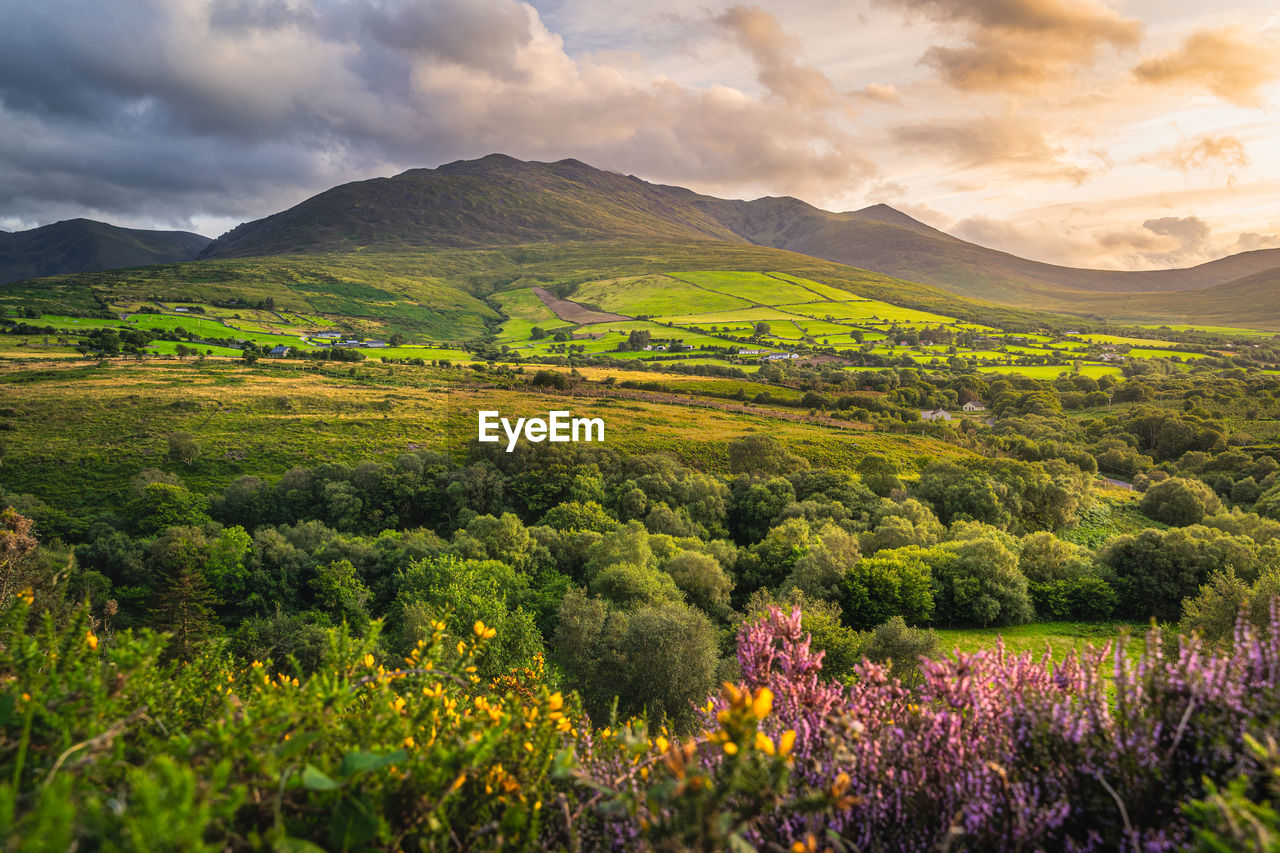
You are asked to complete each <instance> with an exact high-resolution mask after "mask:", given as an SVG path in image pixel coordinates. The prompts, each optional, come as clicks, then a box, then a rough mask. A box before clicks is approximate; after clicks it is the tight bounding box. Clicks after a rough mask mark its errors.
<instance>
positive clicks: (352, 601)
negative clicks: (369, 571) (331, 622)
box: [309, 560, 370, 637]
mask: <svg viewBox="0 0 1280 853" xmlns="http://www.w3.org/2000/svg"><path fill="white" fill-rule="evenodd" d="M309 586H310V587H311V592H312V595H313V596H314V600H315V604H316V606H317V609H318V610H322V611H324V612H326V613H329V614H331V615H332V616H333V617H334V619H335V620H337V621H341V622H346V623H347V625H348V626H350V628H351V632H352V633H353V634H355V635H356V636H358V637H360V636H364V634H365V633H366V631H368V628H369V611H368V604H369V595H370V593H369V588H368V587H367V586H365V585H364V582H363V581H361V580H360V576H359V574H358V573H357V572H356V567H355V566H353V565H352V564H351V561H350V560H334V561H333V562H330V563H325V564H323V565H319V566H316V569H315V576H314V577H312V579H311V583H310V584H309Z"/></svg>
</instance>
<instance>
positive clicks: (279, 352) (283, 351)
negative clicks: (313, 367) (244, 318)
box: [267, 344, 289, 358]
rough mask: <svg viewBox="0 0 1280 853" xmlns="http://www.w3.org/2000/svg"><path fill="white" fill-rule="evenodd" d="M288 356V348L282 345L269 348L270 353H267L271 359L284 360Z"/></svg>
mask: <svg viewBox="0 0 1280 853" xmlns="http://www.w3.org/2000/svg"><path fill="white" fill-rule="evenodd" d="M288 354H289V348H288V347H287V346H285V345H284V344H276V345H275V346H273V347H272V348H271V352H269V353H267V355H269V356H270V357H271V358H284V357H285V356H286V355H288Z"/></svg>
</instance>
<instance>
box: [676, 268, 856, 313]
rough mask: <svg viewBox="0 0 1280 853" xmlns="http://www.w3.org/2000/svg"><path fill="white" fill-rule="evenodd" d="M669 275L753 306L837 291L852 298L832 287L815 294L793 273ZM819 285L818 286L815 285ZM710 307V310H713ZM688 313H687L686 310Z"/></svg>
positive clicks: (776, 303)
mask: <svg viewBox="0 0 1280 853" xmlns="http://www.w3.org/2000/svg"><path fill="white" fill-rule="evenodd" d="M671 277H672V278H675V279H679V280H680V281H684V282H688V283H689V284H693V285H695V286H697V287H700V288H704V289H706V290H709V291H714V292H715V293H719V294H728V295H730V296H735V297H738V298H739V299H742V300H746V301H747V302H751V303H755V304H757V305H782V304H784V303H787V302H808V301H810V300H812V299H813V298H814V297H815V296H827V297H828V298H831V297H830V296H829V295H828V294H832V293H834V294H838V295H839V296H841V297H843V298H846V299H856V298H857V297H856V296H854V294H852V293H847V292H841V291H838V290H836V289H835V288H826V291H827V292H826V293H819V291H818V290H817V289H813V288H811V287H810V286H809V285H810V284H816V282H812V283H803V284H802V283H799V282H803V281H804V280H803V279H799V278H796V277H795V276H780V275H777V274H773V273H763V272H718V271H717V272H705V271H704V272H678V273H672V274H671ZM818 287H819V288H821V286H820V285H819V286H818ZM713 310H714V309H713ZM686 313H688V312H686Z"/></svg>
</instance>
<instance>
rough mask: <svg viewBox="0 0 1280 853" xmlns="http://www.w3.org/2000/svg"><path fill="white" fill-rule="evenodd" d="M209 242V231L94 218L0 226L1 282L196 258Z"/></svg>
mask: <svg viewBox="0 0 1280 853" xmlns="http://www.w3.org/2000/svg"><path fill="white" fill-rule="evenodd" d="M209 243H210V240H209V238H208V237H202V236H200V235H199V234H192V233H190V232H187V231H144V230H140V229H135V228H117V227H116V226H114V225H108V224H107V223H105V222H95V221H94V220H92V219H68V220H65V221H63V222H55V223H54V224H52V225H45V226H42V227H40V228H32V229H31V230H30V231H16V232H13V233H9V232H5V231H0V283H4V282H9V281H22V280H23V279H28V278H40V277H43V276H48V275H63V274H67V273H79V272H99V271H101V270H111V269H120V268H122V267H138V266H144V265H147V264H168V263H176V262H180V261H191V260H195V258H196V257H197V256H198V255H199V254H200V251H201V250H202V249H204V248H205V247H206V246H207V245H208V244H209Z"/></svg>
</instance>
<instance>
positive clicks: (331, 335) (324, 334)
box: [316, 332, 342, 341]
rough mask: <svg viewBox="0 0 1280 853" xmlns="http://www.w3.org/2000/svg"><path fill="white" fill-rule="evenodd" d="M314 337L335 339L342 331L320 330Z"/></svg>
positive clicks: (327, 339)
mask: <svg viewBox="0 0 1280 853" xmlns="http://www.w3.org/2000/svg"><path fill="white" fill-rule="evenodd" d="M316 337H317V338H320V339H322V340H326V341H336V340H337V339H338V338H340V337H342V333H341V332H320V333H318V334H317V335H316Z"/></svg>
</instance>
